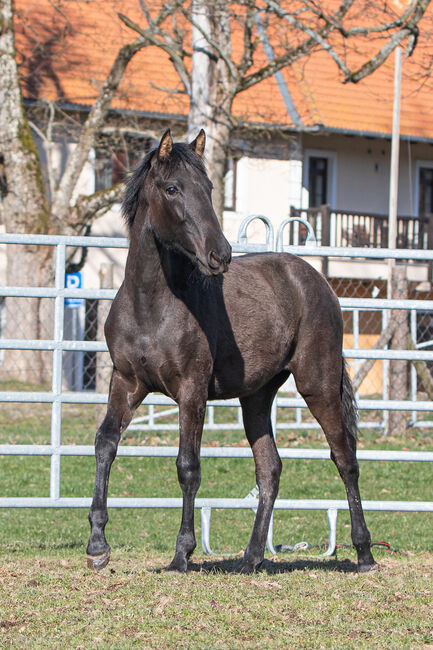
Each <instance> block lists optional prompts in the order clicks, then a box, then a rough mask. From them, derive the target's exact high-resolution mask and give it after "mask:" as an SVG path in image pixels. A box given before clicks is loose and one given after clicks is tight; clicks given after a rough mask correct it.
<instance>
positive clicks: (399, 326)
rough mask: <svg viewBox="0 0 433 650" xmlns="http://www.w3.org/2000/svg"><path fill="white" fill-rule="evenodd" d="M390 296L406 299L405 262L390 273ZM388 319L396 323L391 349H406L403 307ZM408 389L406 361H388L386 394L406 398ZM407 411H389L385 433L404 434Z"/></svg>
mask: <svg viewBox="0 0 433 650" xmlns="http://www.w3.org/2000/svg"><path fill="white" fill-rule="evenodd" d="M391 282H392V286H391V290H390V293H391V296H392V298H396V299H397V298H398V299H400V300H407V298H408V294H409V284H408V281H407V272H406V264H402V265H398V266H397V265H396V266H394V267H393V271H392V275H391ZM390 319H391V321H393V322H394V323H396V329H395V332H394V335H393V337H392V341H391V349H392V350H406V346H407V339H408V336H409V319H408V314H407V311H406V310H404V309H393V310H391V313H390ZM407 391H408V362H407V361H403V360H398V361H390V362H389V374H388V395H389V399H390V400H404V399H406V396H407ZM407 422H408V413H407V412H406V411H389V414H388V423H387V428H386V434H387V435H399V436H401V435H404V434H405V432H406V428H407Z"/></svg>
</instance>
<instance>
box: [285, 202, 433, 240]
mask: <svg viewBox="0 0 433 650" xmlns="http://www.w3.org/2000/svg"><path fill="white" fill-rule="evenodd" d="M290 216H291V217H300V218H301V219H304V220H306V221H308V222H309V223H310V224H311V226H312V227H313V229H314V232H315V233H316V238H317V243H318V244H319V245H320V246H350V247H366V248H387V247H388V217H387V216H386V215H383V214H371V213H366V212H354V211H349V210H332V209H331V208H330V206H328V205H322V206H321V207H320V208H306V209H298V208H294V207H291V208H290ZM288 231H289V232H288V236H289V238H290V242H291V243H293V244H302V243H303V241H304V239H305V238H306V235H307V233H306V230H305V227H303V226H302V224H299V222H294V223H292V224H289V228H288ZM397 248H410V249H420V250H427V249H431V248H433V219H430V218H428V217H406V216H399V217H397Z"/></svg>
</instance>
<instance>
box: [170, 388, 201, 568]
mask: <svg viewBox="0 0 433 650" xmlns="http://www.w3.org/2000/svg"><path fill="white" fill-rule="evenodd" d="M205 412H206V402H205V401H200V402H197V401H196V400H191V399H187V400H185V401H182V400H180V401H179V453H178V456H177V459H176V467H177V476H178V479H179V485H180V487H181V489H182V496H183V504H182V521H181V525H180V529H179V533H178V536H177V541H176V553H175V556H174V558H173V560H172V562H171V563H170V565H169V566H168V567H167V569H168V570H171V571H182V572H185V571H186V570H187V566H188V558H189V557H190V556H191V554H192V553H193V551H194V549H195V547H196V540H195V533H194V502H195V495H196V494H197V491H198V489H199V487H200V480H201V470H200V445H201V436H202V432H203V422H204V416H205Z"/></svg>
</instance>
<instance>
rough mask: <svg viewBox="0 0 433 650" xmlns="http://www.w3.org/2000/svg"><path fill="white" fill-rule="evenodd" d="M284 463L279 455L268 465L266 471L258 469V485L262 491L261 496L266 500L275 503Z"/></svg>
mask: <svg viewBox="0 0 433 650" xmlns="http://www.w3.org/2000/svg"><path fill="white" fill-rule="evenodd" d="M282 469H283V465H282V462H281V459H280V457H279V456H276V457H275V458H274V459H273V461H272V462H271V463H270V464H268V465H267V467H266V469H265V471H263V469H262V470H260V469H259V468H258V469H257V472H256V477H257V485H258V487H259V491H260V497H261V498H262V499H263V500H264V501H269V502H270V503H272V504H273V503H274V501H275V499H276V498H277V494H278V488H279V486H280V476H281V471H282Z"/></svg>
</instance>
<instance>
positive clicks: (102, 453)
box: [95, 415, 120, 460]
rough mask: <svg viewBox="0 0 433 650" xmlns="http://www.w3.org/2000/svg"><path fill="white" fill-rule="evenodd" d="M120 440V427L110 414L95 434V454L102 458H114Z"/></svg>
mask: <svg viewBox="0 0 433 650" xmlns="http://www.w3.org/2000/svg"><path fill="white" fill-rule="evenodd" d="M119 440H120V429H119V427H118V426H117V425H116V423H115V422H114V420H113V419H112V418H111V417H109V416H108V415H107V416H106V417H105V419H104V421H103V423H102V424H101V426H100V427H99V429H98V431H97V432H96V436H95V456H96V458H97V459H100V460H113V459H114V457H115V456H116V452H117V447H118V444H119Z"/></svg>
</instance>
